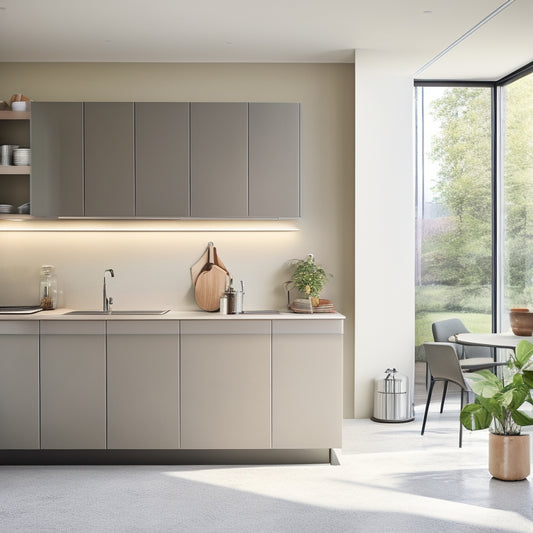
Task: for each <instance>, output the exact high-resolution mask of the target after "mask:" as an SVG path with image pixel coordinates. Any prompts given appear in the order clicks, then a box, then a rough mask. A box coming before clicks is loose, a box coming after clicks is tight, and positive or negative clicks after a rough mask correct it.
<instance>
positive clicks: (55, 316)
mask: <svg viewBox="0 0 533 533" xmlns="http://www.w3.org/2000/svg"><path fill="white" fill-rule="evenodd" d="M70 311H73V309H54V310H53V311H40V312H38V313H34V314H31V315H0V320H302V319H303V320H332V319H336V320H344V319H345V318H346V317H345V316H344V315H342V314H341V313H315V314H310V313H293V312H291V311H287V310H285V309H283V310H281V309H280V312H279V314H278V313H272V312H270V313H269V312H268V311H267V312H265V313H264V314H258V313H257V312H256V311H254V310H253V309H250V311H251V312H252V313H251V314H247V313H244V314H238V315H222V314H220V313H218V312H214V313H210V312H207V311H200V310H189V311H175V310H170V311H169V312H168V313H165V314H164V315H118V314H117V315H113V314H110V315H104V314H102V315H68V314H67V313H69V312H70Z"/></svg>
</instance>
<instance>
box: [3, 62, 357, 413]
mask: <svg viewBox="0 0 533 533" xmlns="http://www.w3.org/2000/svg"><path fill="white" fill-rule="evenodd" d="M0 69H1V72H2V76H1V79H0V99H9V97H10V96H11V94H13V93H18V92H22V93H24V94H26V95H27V96H29V97H30V98H32V99H34V100H41V101H69V100H70V101H77V100H86V101H91V100H92V101H99V100H100V101H105V100H109V101H135V100H137V101H264V102H266V101H272V102H275V101H289V102H290V101H292V102H301V104H302V121H301V122H302V150H301V152H302V168H301V171H302V186H303V188H302V212H303V216H302V219H301V220H299V221H297V222H295V223H294V226H295V227H296V228H298V229H299V231H298V232H292V233H272V232H260V233H255V232H253V233H231V232H211V231H205V232H200V233H163V232H152V233H141V232H133V233H131V232H129V233H107V232H102V231H94V232H83V233H75V232H68V233H54V232H43V233H41V232H37V231H30V232H17V233H15V232H2V231H0V305H16V304H25V303H35V302H36V301H38V276H39V267H40V265H42V264H45V263H51V264H54V265H56V267H57V271H58V278H59V283H60V287H61V290H62V297H61V300H60V305H63V306H68V307H72V308H85V309H87V308H97V307H99V306H100V305H101V283H102V276H103V272H104V269H106V268H109V267H112V268H114V269H115V271H116V278H114V279H113V280H112V282H111V295H112V296H113V297H114V299H115V302H116V303H115V306H116V308H139V307H143V308H173V309H190V308H194V307H195V304H194V298H193V293H192V290H191V288H192V286H191V282H190V276H189V268H190V266H191V265H192V264H193V263H194V262H195V261H196V260H197V259H198V258H199V256H200V255H201V254H202V252H203V250H204V249H205V247H206V245H207V242H208V241H209V240H212V241H214V242H215V244H216V246H217V248H218V251H219V254H220V256H221V258H222V260H223V261H224V263H225V264H226V266H228V268H229V269H230V270H231V272H232V274H233V275H234V277H235V278H236V279H243V280H244V282H245V284H246V297H245V306H246V307H248V308H256V309H257V308H262V309H264V308H278V307H282V306H283V305H284V304H285V298H284V293H283V290H282V287H281V285H282V283H283V281H285V280H286V279H288V268H287V261H288V260H289V259H292V258H302V257H305V255H306V254H307V253H308V252H313V253H314V254H315V256H316V258H317V260H318V262H319V263H321V264H322V265H323V266H324V267H325V268H326V270H327V271H328V272H331V273H332V274H333V276H334V277H333V279H332V280H331V281H330V283H329V285H328V286H327V288H326V290H325V293H324V296H325V297H329V298H331V299H332V300H333V301H334V303H335V304H336V306H337V307H338V309H339V311H341V312H342V313H344V314H346V315H347V317H348V319H347V321H346V327H345V332H346V334H345V345H344V351H345V354H344V415H345V417H347V418H350V417H352V416H353V397H354V396H353V395H354V389H353V369H354V363H353V353H354V352H353V295H354V275H353V271H354V205H353V191H354V150H353V146H354V97H353V94H354V66H353V65H350V64H343V65H333V64H324V65H313V64H305V65H301V64H298V65H289V64H284V65H272V64H260V65H256V64H238V65H236V64H134V63H121V64H111V63H105V64H93V63H79V64H77V63H3V64H0ZM1 186H2V185H1V182H0V194H1ZM0 203H2V200H1V197H0ZM2 224H3V227H4V228H5V226H6V223H5V221H4V222H2V221H0V229H1V228H2ZM126 224H127V225H128V229H131V228H135V227H139V225H137V226H135V224H136V222H132V223H126ZM24 227H26V228H28V227H30V228H31V227H32V226H31V225H27V226H24Z"/></svg>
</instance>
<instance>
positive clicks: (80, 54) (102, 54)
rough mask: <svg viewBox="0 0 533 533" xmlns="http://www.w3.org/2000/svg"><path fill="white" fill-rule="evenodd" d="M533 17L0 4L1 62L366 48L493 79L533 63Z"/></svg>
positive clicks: (393, 10)
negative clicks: (462, 37)
mask: <svg viewBox="0 0 533 533" xmlns="http://www.w3.org/2000/svg"><path fill="white" fill-rule="evenodd" d="M504 5H505V6H506V7H505V9H503V10H502V11H501V12H500V13H498V14H497V15H496V16H494V17H493V18H492V19H491V20H490V21H488V22H487V23H486V24H483V25H482V26H481V27H480V28H479V29H478V30H476V31H475V32H474V33H473V34H472V35H470V36H468V37H467V38H465V39H464V40H462V41H461V42H460V43H459V44H457V46H454V47H453V48H452V49H451V51H449V52H448V53H446V54H445V55H444V56H443V57H442V58H440V59H438V60H437V61H436V62H434V63H433V64H432V65H430V66H429V67H427V68H426V69H425V70H423V71H421V72H420V68H421V67H423V66H424V65H426V64H427V63H428V62H429V61H430V60H431V59H432V58H434V57H436V56H437V55H438V54H439V53H441V52H443V51H444V50H446V49H447V48H448V47H449V46H450V45H451V44H452V43H454V42H455V41H457V40H458V39H460V38H461V36H463V35H465V34H466V33H467V32H469V30H471V29H472V28H474V27H475V26H476V25H478V24H479V23H480V22H481V21H483V20H484V19H485V18H486V17H487V16H488V15H490V14H491V13H492V12H494V11H495V10H496V9H498V8H500V6H504ZM532 20H533V2H532V1H531V0H468V1H465V0H401V1H399V0H364V1H363V0H269V1H268V2H264V1H262V2H260V1H257V0H151V1H150V2H147V1H145V0H144V1H142V0H90V1H82V0H0V61H96V62H102V61H103V62H113V61H118V62H122V61H126V62H254V63H263V62H269V63H270V62H274V63H279V62H283V63H286V62H290V63H300V62H326V63H328V62H332V63H345V62H346V63H350V62H353V60H354V50H356V49H364V50H375V51H378V52H385V53H387V52H390V53H394V54H395V56H397V57H403V58H405V59H406V61H409V65H410V68H411V66H412V70H413V74H414V73H415V71H419V72H418V73H417V74H416V77H418V78H434V79H437V78H438V79H459V78H461V79H481V80H489V79H499V78H500V77H502V76H504V75H506V74H508V73H509V72H511V71H513V70H515V68H517V67H519V66H522V65H524V64H526V63H528V62H530V61H532V60H533V31H531V29H530V27H528V25H529V26H530V23H531V21H532Z"/></svg>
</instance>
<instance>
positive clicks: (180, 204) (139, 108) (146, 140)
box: [135, 102, 189, 217]
mask: <svg viewBox="0 0 533 533" xmlns="http://www.w3.org/2000/svg"><path fill="white" fill-rule="evenodd" d="M135 215H136V216H138V217H186V216H188V215H189V104H188V103H178V102H173V103H168V102H156V103H148V102H142V103H136V104H135Z"/></svg>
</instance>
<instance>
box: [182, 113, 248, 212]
mask: <svg viewBox="0 0 533 533" xmlns="http://www.w3.org/2000/svg"><path fill="white" fill-rule="evenodd" d="M191 216H193V217H201V218H232V217H235V218H239V217H246V216H248V104H246V103H192V104H191Z"/></svg>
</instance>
